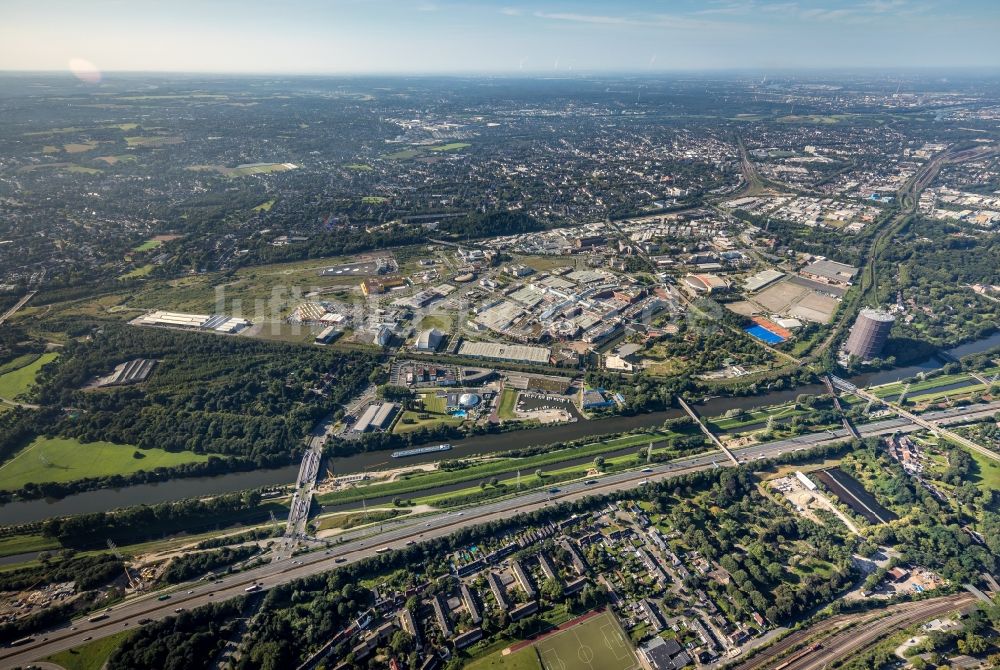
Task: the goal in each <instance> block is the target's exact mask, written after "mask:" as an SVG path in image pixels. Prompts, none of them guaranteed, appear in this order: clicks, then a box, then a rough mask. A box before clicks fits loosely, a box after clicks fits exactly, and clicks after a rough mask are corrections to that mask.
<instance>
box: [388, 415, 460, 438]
mask: <svg viewBox="0 0 1000 670" xmlns="http://www.w3.org/2000/svg"><path fill="white" fill-rule="evenodd" d="M421 415H424V416H427V418H426V419H421V418H420V417H421ZM403 419H407V420H412V423H404V422H403ZM462 421H464V419H462V417H459V416H448V415H447V414H428V413H427V412H403V416H401V417H400V419H399V421H397V422H396V425H395V426H394V427H393V429H392V432H393V433H396V434H397V435H398V434H400V433H409V432H411V431H414V430H417V429H419V428H423V427H424V426H427V427H432V426H437V425H440V424H442V423H444V424H449V425H452V426H457V425H459V424H460V423H462Z"/></svg>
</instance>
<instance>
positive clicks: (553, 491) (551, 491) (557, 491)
mask: <svg viewBox="0 0 1000 670" xmlns="http://www.w3.org/2000/svg"><path fill="white" fill-rule="evenodd" d="M549 493H559V487H558V486H553V487H552V488H550V489H549Z"/></svg>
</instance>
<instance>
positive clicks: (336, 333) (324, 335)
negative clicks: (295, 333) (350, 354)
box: [313, 326, 343, 344]
mask: <svg viewBox="0 0 1000 670" xmlns="http://www.w3.org/2000/svg"><path fill="white" fill-rule="evenodd" d="M342 334H343V331H342V330H340V328H338V327H337V326H327V327H326V328H324V329H323V330H322V331H320V333H319V335H317V336H316V338H315V339H314V340H313V343H314V344H330V343H331V342H333V341H334V340H335V339H337V338H338V337H340V336H341V335H342Z"/></svg>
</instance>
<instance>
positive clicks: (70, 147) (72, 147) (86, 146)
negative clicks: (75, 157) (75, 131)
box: [63, 141, 97, 154]
mask: <svg viewBox="0 0 1000 670" xmlns="http://www.w3.org/2000/svg"><path fill="white" fill-rule="evenodd" d="M96 148H97V142H95V141H90V142H70V143H69V144H64V145H63V151H65V152H66V153H68V154H82V153H84V152H87V151H90V150H91V149H96Z"/></svg>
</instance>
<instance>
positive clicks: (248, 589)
mask: <svg viewBox="0 0 1000 670" xmlns="http://www.w3.org/2000/svg"><path fill="white" fill-rule="evenodd" d="M243 590H244V591H246V592H247V593H253V592H255V591H260V584H251V585H250V586H248V587H246V588H245V589H243Z"/></svg>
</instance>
